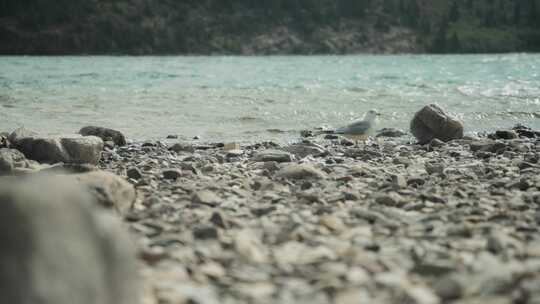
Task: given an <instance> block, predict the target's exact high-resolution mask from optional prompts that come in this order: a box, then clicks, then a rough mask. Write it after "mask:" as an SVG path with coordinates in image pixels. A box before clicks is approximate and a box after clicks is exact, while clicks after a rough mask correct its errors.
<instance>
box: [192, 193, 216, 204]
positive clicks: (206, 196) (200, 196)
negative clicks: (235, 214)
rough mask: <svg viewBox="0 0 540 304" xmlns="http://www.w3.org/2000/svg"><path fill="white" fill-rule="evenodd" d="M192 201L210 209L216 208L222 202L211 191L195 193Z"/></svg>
mask: <svg viewBox="0 0 540 304" xmlns="http://www.w3.org/2000/svg"><path fill="white" fill-rule="evenodd" d="M191 200H192V202H193V203H194V204H202V205H207V206H210V207H215V206H217V205H218V204H219V203H220V202H221V199H220V198H219V197H218V196H217V195H216V194H215V193H214V192H212V191H210V190H201V191H197V192H195V193H194V194H193V196H192V198H191Z"/></svg>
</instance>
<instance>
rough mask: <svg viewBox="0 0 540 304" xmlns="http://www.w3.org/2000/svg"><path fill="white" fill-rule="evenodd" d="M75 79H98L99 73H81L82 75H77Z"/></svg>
mask: <svg viewBox="0 0 540 304" xmlns="http://www.w3.org/2000/svg"><path fill="white" fill-rule="evenodd" d="M73 76H74V77H89V78H98V77H99V74H98V73H81V74H75V75H73Z"/></svg>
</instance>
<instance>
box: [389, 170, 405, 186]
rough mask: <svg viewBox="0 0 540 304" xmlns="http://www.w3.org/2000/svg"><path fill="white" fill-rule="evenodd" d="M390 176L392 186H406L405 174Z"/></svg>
mask: <svg viewBox="0 0 540 304" xmlns="http://www.w3.org/2000/svg"><path fill="white" fill-rule="evenodd" d="M391 178H392V186H393V187H394V188H395V189H402V188H407V179H406V178H405V176H403V175H401V174H393V175H392V176H391Z"/></svg>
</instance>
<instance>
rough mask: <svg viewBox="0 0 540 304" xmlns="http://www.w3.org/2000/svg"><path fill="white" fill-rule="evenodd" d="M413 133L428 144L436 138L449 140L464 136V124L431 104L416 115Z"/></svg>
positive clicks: (412, 126)
mask: <svg viewBox="0 0 540 304" xmlns="http://www.w3.org/2000/svg"><path fill="white" fill-rule="evenodd" d="M411 133H412V134H413V135H414V137H416V139H417V140H418V142H419V143H421V144H426V143H428V142H430V141H431V140H432V139H434V138H437V139H440V140H442V141H449V140H452V139H460V138H462V137H463V124H462V123H461V122H460V121H459V120H457V119H455V118H453V117H451V116H449V115H448V114H446V113H445V112H444V110H443V109H441V108H440V107H439V106H437V105H435V104H430V105H427V106H425V107H423V108H422V109H421V110H420V111H418V112H417V113H416V114H415V115H414V118H413V119H412V121H411Z"/></svg>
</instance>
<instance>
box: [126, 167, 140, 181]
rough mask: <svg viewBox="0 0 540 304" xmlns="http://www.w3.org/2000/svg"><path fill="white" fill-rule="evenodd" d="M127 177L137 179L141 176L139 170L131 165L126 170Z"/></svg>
mask: <svg viewBox="0 0 540 304" xmlns="http://www.w3.org/2000/svg"><path fill="white" fill-rule="evenodd" d="M126 174H127V177H129V178H132V179H135V180H138V179H140V178H142V173H141V170H139V169H138V168H136V167H131V168H129V169H127V170H126Z"/></svg>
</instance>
